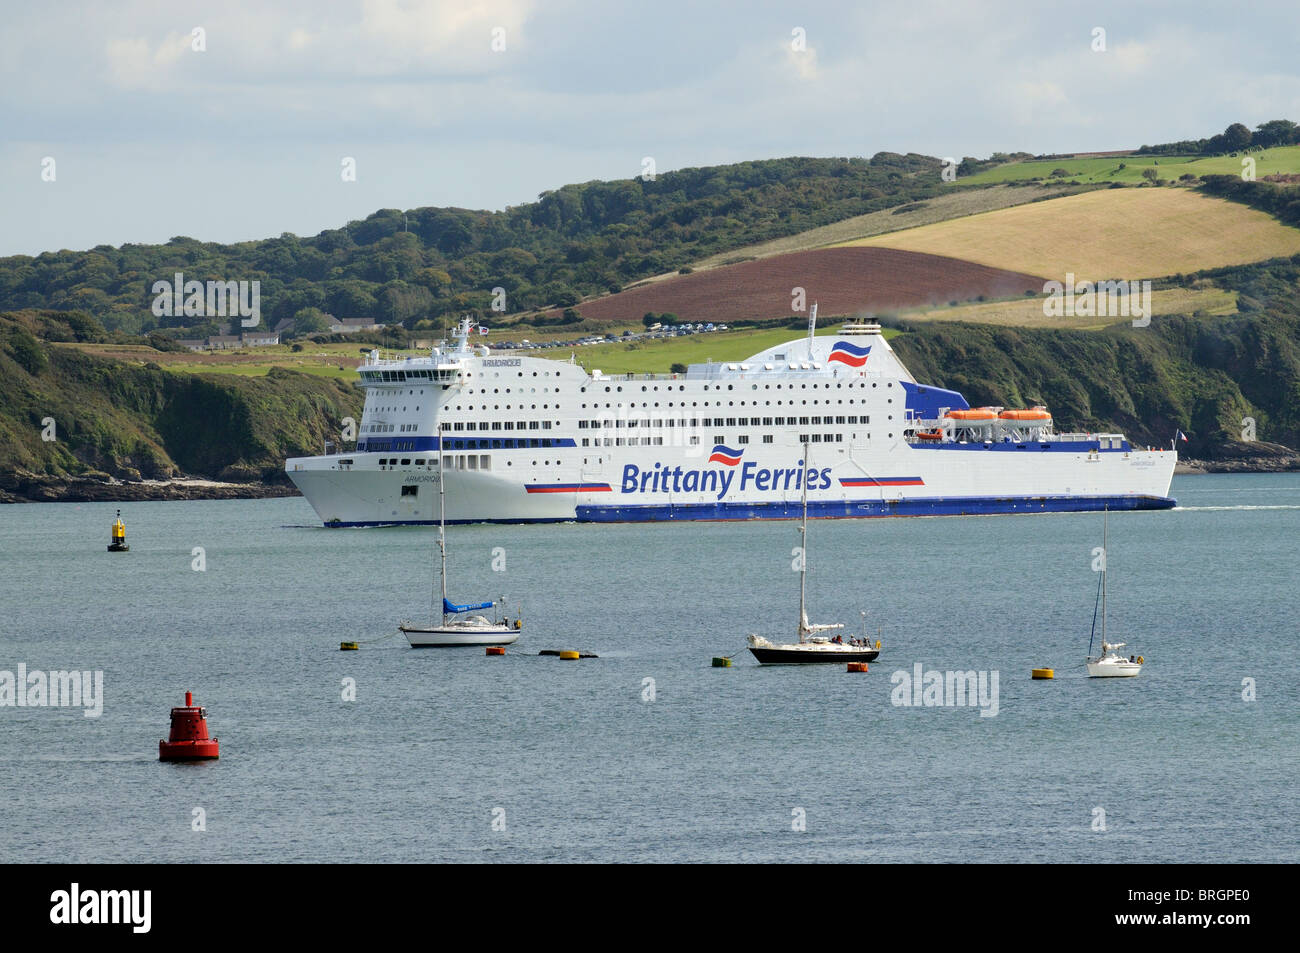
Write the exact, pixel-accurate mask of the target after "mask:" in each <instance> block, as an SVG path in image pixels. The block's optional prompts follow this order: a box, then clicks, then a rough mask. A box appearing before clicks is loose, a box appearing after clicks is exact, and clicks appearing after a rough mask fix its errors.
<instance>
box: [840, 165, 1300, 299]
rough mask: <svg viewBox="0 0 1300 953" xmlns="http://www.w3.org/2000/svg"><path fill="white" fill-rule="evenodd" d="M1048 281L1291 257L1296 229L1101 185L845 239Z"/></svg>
mask: <svg viewBox="0 0 1300 953" xmlns="http://www.w3.org/2000/svg"><path fill="white" fill-rule="evenodd" d="M845 244H847V245H876V246H881V247H886V248H900V249H904V250H907V251H919V252H928V253H929V254H932V255H946V256H948V257H951V258H961V259H965V260H967V261H974V262H978V263H980V264H983V265H989V266H992V267H995V268H1005V269H1008V270H1011V271H1018V272H1026V273H1028V274H1033V275H1041V276H1044V277H1048V278H1053V279H1057V280H1064V277H1065V275H1066V274H1067V273H1073V274H1074V275H1075V278H1076V280H1079V281H1083V280H1089V281H1100V280H1107V279H1123V280H1135V279H1140V278H1156V277H1161V276H1164V275H1172V274H1186V273H1190V272H1194V271H1200V270H1202V269H1206V268H1218V267H1223V266H1226V265H1240V264H1246V263H1247V262H1252V261H1262V260H1264V259H1266V258H1275V257H1279V256H1284V255H1294V254H1297V253H1300V229H1295V228H1290V227H1288V226H1286V225H1283V224H1281V223H1280V222H1278V221H1277V220H1276V219H1274V218H1272V217H1271V216H1269V215H1267V214H1265V213H1264V212H1260V211H1256V210H1255V209H1252V208H1248V207H1246V206H1244V205H1240V204H1238V203H1235V202H1229V201H1226V200H1224V199H1216V198H1210V197H1208V196H1204V195H1201V194H1200V193H1198V192H1193V191H1189V190H1187V189H1180V188H1150V189H1104V190H1101V191H1094V192H1086V193H1084V194H1082V195H1071V196H1066V197H1065V198H1058V199H1051V200H1050V201H1046V202H1036V203H1034V204H1032V205H1021V206H1017V207H1015V208H1008V209H1001V210H999V211H995V212H986V213H984V214H981V215H972V216H969V217H967V218H959V219H954V220H952V221H948V222H942V223H939V224H936V225H923V226H921V227H920V228H915V229H909V230H908V231H906V232H896V233H893V234H889V235H881V236H876V237H874V238H868V239H861V240H858V241H852V242H846V243H845Z"/></svg>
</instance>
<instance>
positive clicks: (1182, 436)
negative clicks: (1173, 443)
mask: <svg viewBox="0 0 1300 953" xmlns="http://www.w3.org/2000/svg"><path fill="white" fill-rule="evenodd" d="M1175 439H1176V440H1181V441H1182V442H1183V443H1186V442H1187V434H1185V433H1183V432H1182V431H1181V430H1180V431H1178V436H1177V437H1176V438H1175Z"/></svg>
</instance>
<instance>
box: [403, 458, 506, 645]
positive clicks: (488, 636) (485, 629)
mask: <svg viewBox="0 0 1300 953" xmlns="http://www.w3.org/2000/svg"><path fill="white" fill-rule="evenodd" d="M442 442H443V441H442V434H441V433H440V434H439V436H438V553H439V555H440V556H441V557H442V571H441V576H442V621H441V623H437V624H435V623H432V622H431V623H430V624H429V625H414V624H412V623H411V622H408V621H406V620H405V619H404V620H402V622H401V624H400V625H399V626H398V628H399V629H401V630H402V633H403V634H404V635H405V636H406V641H408V642H409V643H411V648H414V649H423V648H451V647H454V646H459V645H510V644H511V643H512V642H515V641H516V640H518V638H519V632H520V630H521V629H522V628H523V620H522V619H521V618H518V617H516V618H515V620H514V622H513V623H511V622H510V620H509V619H508V618H506V616H505V612H504V604H505V600H504V599H501V600H498V601H497V602H479V603H473V604H469V605H456V604H455V603H453V602H451V600H449V599H448V598H447V506H446V498H447V494H446V481H445V479H444V474H445V472H446V471H445V470H444V469H443V463H444V461H443V455H442ZM498 606H501V607H503V608H502V610H501V611H499V612H496V613H494V615H495V618H492V619H489V618H488V617H487V616H484V615H466V614H465V613H469V612H477V611H478V610H480V609H497V607H498Z"/></svg>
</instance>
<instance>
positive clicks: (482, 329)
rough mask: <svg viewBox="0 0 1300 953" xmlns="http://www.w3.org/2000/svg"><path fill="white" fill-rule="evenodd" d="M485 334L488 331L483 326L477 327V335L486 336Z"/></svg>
mask: <svg viewBox="0 0 1300 953" xmlns="http://www.w3.org/2000/svg"><path fill="white" fill-rule="evenodd" d="M487 332H488V329H487V328H485V327H484V326H483V325H481V324H480V325H479V326H478V333H479V334H487Z"/></svg>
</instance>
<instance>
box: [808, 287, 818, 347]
mask: <svg viewBox="0 0 1300 953" xmlns="http://www.w3.org/2000/svg"><path fill="white" fill-rule="evenodd" d="M816 333H817V302H816V301H814V302H813V306H812V308H811V309H810V310H809V311H808V360H810V361H811V360H812V356H813V335H814V334H816Z"/></svg>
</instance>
